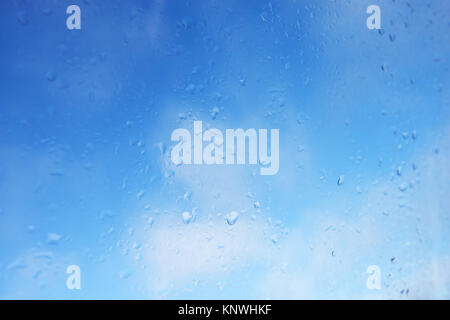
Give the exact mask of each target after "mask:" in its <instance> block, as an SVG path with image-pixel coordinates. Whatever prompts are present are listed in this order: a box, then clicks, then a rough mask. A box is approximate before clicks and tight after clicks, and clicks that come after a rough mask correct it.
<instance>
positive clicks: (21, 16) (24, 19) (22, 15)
mask: <svg viewBox="0 0 450 320" xmlns="http://www.w3.org/2000/svg"><path fill="white" fill-rule="evenodd" d="M16 18H17V21H19V22H20V24H22V25H24V26H26V25H27V24H28V16H27V13H26V12H25V11H19V12H17V13H16Z"/></svg>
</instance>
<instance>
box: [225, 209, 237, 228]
mask: <svg viewBox="0 0 450 320" xmlns="http://www.w3.org/2000/svg"><path fill="white" fill-rule="evenodd" d="M238 218H239V213H238V212H237V211H231V212H230V213H228V214H227V215H226V216H225V219H226V220H227V223H228V224H229V225H230V226H232V225H233V224H235V223H236V221H237V220H238Z"/></svg>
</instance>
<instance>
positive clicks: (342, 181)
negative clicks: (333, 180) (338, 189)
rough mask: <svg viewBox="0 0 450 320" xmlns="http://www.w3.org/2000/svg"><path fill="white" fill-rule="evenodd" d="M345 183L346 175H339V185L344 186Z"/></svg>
mask: <svg viewBox="0 0 450 320" xmlns="http://www.w3.org/2000/svg"><path fill="white" fill-rule="evenodd" d="M343 183H344V176H339V178H338V181H337V185H338V186H342V184H343Z"/></svg>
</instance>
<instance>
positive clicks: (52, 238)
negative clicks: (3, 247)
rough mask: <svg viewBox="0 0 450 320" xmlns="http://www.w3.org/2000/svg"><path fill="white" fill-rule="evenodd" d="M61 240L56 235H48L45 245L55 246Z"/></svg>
mask: <svg viewBox="0 0 450 320" xmlns="http://www.w3.org/2000/svg"><path fill="white" fill-rule="evenodd" d="M60 240H61V236H60V235H59V234H57V233H49V234H48V235H47V244H52V245H56V244H58V243H59V241H60Z"/></svg>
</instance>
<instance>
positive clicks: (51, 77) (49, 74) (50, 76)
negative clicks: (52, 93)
mask: <svg viewBox="0 0 450 320" xmlns="http://www.w3.org/2000/svg"><path fill="white" fill-rule="evenodd" d="M45 78H46V79H47V80H48V81H50V82H53V81H55V80H56V74H55V72H54V71H52V70H49V71H47V73H46V74H45Z"/></svg>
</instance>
